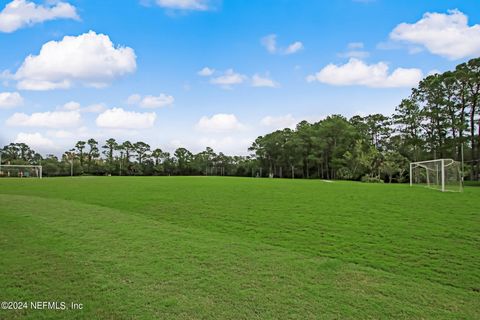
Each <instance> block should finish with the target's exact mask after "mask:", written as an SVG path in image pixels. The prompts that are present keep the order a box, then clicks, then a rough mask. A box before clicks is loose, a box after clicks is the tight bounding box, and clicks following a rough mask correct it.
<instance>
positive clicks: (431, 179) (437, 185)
mask: <svg viewBox="0 0 480 320" xmlns="http://www.w3.org/2000/svg"><path fill="white" fill-rule="evenodd" d="M414 183H415V184H425V185H426V187H428V188H433V189H439V190H441V191H442V192H445V191H460V192H461V191H463V171H462V170H461V166H460V163H459V162H457V161H455V160H453V159H436V160H427V161H418V162H411V163H410V186H413V184H414Z"/></svg>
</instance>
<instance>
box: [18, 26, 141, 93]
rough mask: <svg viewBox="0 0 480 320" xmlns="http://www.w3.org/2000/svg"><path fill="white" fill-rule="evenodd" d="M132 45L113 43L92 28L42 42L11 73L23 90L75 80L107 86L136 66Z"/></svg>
mask: <svg viewBox="0 0 480 320" xmlns="http://www.w3.org/2000/svg"><path fill="white" fill-rule="evenodd" d="M136 66H137V65H136V56H135V52H134V51H133V49H132V48H129V47H115V46H114V45H113V43H112V41H111V40H110V38H109V37H108V36H107V35H104V34H97V33H95V32H94V31H90V32H88V33H85V34H82V35H79V36H65V37H64V38H63V39H62V40H60V41H49V42H47V43H45V44H44V45H43V46H42V48H41V50H40V53H39V54H38V55H29V56H28V57H27V58H26V59H25V60H24V62H23V64H22V65H21V66H20V68H19V69H18V70H17V72H16V73H15V75H14V76H13V77H14V79H15V80H17V81H18V84H17V87H18V88H19V89H22V90H52V89H66V88H70V87H72V86H73V85H74V84H76V83H80V84H83V85H85V86H90V87H104V86H107V85H108V84H109V83H110V82H111V81H113V80H114V79H115V78H118V77H121V76H123V75H125V74H128V73H132V72H134V71H135V70H136Z"/></svg>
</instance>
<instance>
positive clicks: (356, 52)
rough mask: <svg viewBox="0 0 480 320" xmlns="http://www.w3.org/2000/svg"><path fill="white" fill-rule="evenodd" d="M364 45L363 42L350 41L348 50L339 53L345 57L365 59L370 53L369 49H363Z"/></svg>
mask: <svg viewBox="0 0 480 320" xmlns="http://www.w3.org/2000/svg"><path fill="white" fill-rule="evenodd" d="M363 47H364V44H363V42H350V43H349V44H348V45H347V48H348V50H347V51H346V52H342V53H339V54H338V55H339V56H340V57H343V58H358V59H363V58H366V57H368V56H369V55H370V53H369V52H368V51H365V50H362V49H363Z"/></svg>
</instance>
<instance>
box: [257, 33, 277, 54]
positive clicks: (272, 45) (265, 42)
mask: <svg viewBox="0 0 480 320" xmlns="http://www.w3.org/2000/svg"><path fill="white" fill-rule="evenodd" d="M260 43H261V44H262V46H264V47H265V49H267V51H268V52H270V53H275V52H277V35H276V34H269V35H268V36H265V37H263V38H262V39H261V40H260Z"/></svg>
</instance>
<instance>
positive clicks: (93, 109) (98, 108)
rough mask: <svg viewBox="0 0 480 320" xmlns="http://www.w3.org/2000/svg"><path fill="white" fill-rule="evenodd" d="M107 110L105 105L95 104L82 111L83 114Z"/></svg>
mask: <svg viewBox="0 0 480 320" xmlns="http://www.w3.org/2000/svg"><path fill="white" fill-rule="evenodd" d="M105 109H107V107H106V106H105V104H103V103H94V104H91V105H89V106H86V107H85V108H82V109H80V111H82V112H91V113H100V112H102V111H104V110H105Z"/></svg>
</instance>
